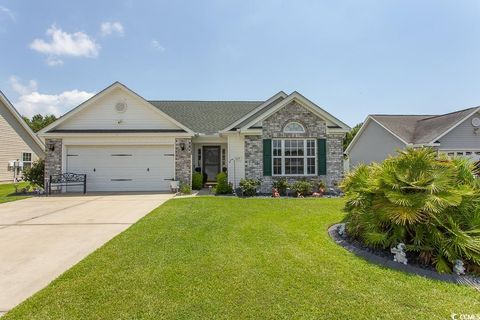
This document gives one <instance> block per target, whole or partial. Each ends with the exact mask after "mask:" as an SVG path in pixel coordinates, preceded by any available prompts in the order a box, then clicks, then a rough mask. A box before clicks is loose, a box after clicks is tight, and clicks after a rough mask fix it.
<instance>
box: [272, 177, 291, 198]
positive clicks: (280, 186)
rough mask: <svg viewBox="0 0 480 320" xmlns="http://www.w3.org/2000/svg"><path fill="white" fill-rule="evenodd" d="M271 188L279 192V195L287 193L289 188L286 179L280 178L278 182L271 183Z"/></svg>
mask: <svg viewBox="0 0 480 320" xmlns="http://www.w3.org/2000/svg"><path fill="white" fill-rule="evenodd" d="M273 187H274V188H275V189H277V190H278V192H280V194H282V195H284V194H285V193H286V192H287V189H288V187H289V184H288V181H287V178H280V179H278V180H275V181H273Z"/></svg>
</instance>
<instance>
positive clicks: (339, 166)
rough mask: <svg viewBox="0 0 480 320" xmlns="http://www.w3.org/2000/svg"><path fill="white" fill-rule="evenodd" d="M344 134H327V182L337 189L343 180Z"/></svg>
mask: <svg viewBox="0 0 480 320" xmlns="http://www.w3.org/2000/svg"><path fill="white" fill-rule="evenodd" d="M344 137H345V134H344V133H331V134H327V177H326V179H327V181H326V184H327V186H329V187H335V186H337V185H338V183H339V182H340V180H342V179H343V138H344Z"/></svg>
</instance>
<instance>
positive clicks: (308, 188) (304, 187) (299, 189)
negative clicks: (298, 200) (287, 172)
mask: <svg viewBox="0 0 480 320" xmlns="http://www.w3.org/2000/svg"><path fill="white" fill-rule="evenodd" d="M291 188H292V190H293V191H295V193H296V194H297V195H298V194H300V195H302V196H308V195H309V194H311V193H312V188H313V185H312V183H311V182H309V181H307V180H299V181H296V182H294V183H293V184H292V186H291Z"/></svg>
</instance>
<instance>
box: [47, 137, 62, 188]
mask: <svg viewBox="0 0 480 320" xmlns="http://www.w3.org/2000/svg"><path fill="white" fill-rule="evenodd" d="M52 145H53V148H54V149H53V151H50V146H52ZM61 173H62V139H45V180H48V179H49V178H50V176H51V175H54V174H61Z"/></svg>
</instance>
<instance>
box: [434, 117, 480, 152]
mask: <svg viewBox="0 0 480 320" xmlns="http://www.w3.org/2000/svg"><path fill="white" fill-rule="evenodd" d="M475 117H477V118H480V113H476V114H475V115H473V116H471V117H470V118H468V119H467V120H465V121H464V122H462V123H461V124H459V125H458V126H457V127H456V128H455V129H453V130H452V131H450V132H449V133H447V134H446V135H445V136H444V137H442V138H441V139H440V148H441V149H442V150H463V149H464V150H480V128H479V129H478V132H477V134H475V132H474V127H473V126H472V119H473V118H475Z"/></svg>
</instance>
